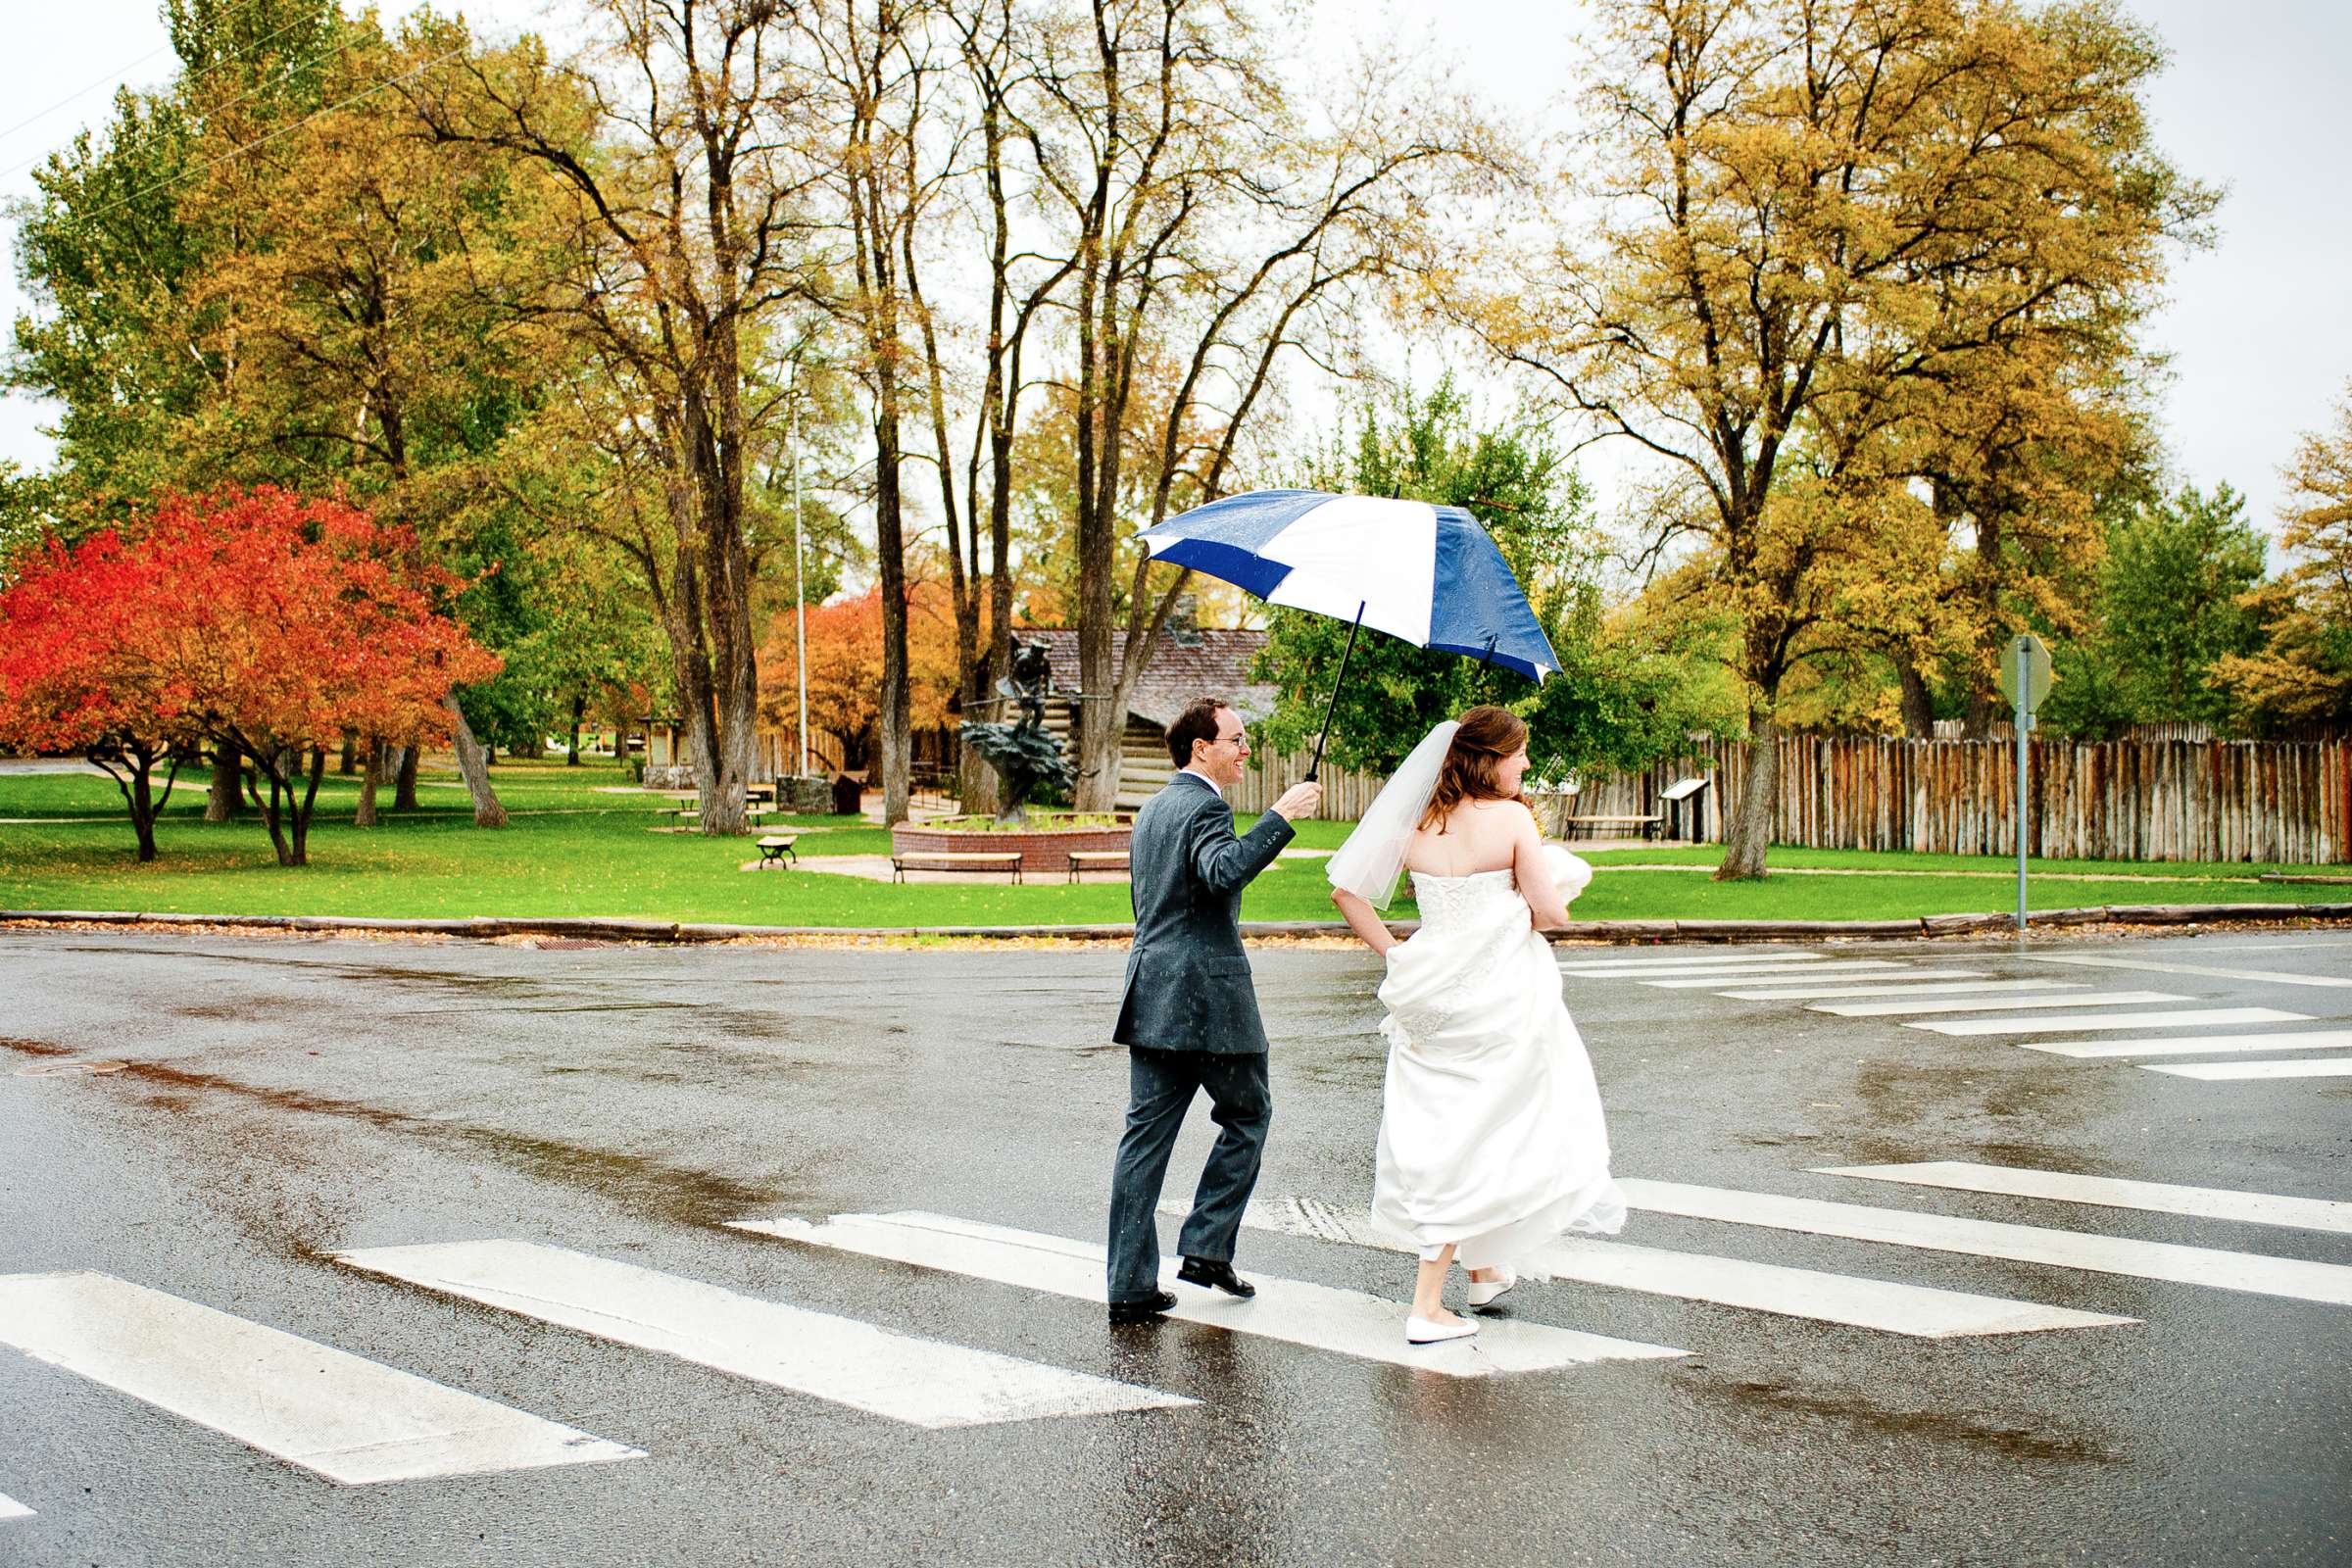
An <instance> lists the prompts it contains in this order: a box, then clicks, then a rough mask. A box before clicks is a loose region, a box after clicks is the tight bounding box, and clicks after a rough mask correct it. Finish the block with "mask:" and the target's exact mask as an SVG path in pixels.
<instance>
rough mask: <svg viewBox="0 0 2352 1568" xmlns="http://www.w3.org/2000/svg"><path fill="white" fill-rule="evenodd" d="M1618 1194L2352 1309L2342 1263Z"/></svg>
mask: <svg viewBox="0 0 2352 1568" xmlns="http://www.w3.org/2000/svg"><path fill="white" fill-rule="evenodd" d="M1617 1185H1618V1186H1619V1187H1620V1188H1622V1189H1623V1190H1624V1192H1625V1196H1626V1201H1627V1202H1628V1203H1630V1204H1632V1205H1633V1206H1634V1207H1636V1208H1640V1209H1646V1210H1648V1211H1650V1212H1652V1213H1658V1214H1681V1215H1684V1216H1686V1217H1688V1218H1691V1219H1708V1220H1722V1221H1725V1222H1728V1223H1730V1224H1735V1225H1765V1226H1770V1227H1772V1228H1773V1229H1776V1230H1787V1231H1803V1232H1808V1233H1810V1234H1812V1235H1816V1236H1841V1237H1845V1238H1847V1239H1849V1240H1853V1241H1862V1242H1883V1243H1886V1244H1887V1245H1889V1246H1894V1247H1917V1248H1921V1249H1924V1250H1930V1251H1938V1252H1966V1253H1973V1254H1974V1255H1976V1256H1979V1257H1999V1258H2007V1259H2010V1260H2011V1261H2013V1262H2020V1263H2047V1264H2051V1265H2053V1266H2055V1267H2059V1268H2078V1269H2086V1270H2089V1271H2090V1272H2093V1273H2099V1274H2123V1275H2129V1276H2131V1277H2133V1278H2136V1279H2147V1280H2167V1281H2172V1282H2175V1283H2178V1284H2183V1285H2202V1286H2210V1287H2213V1288H2214V1289H2217V1290H2226V1291H2244V1292H2248V1293H2250V1294H2253V1295H2257V1296H2282V1297H2290V1298H2293V1299H2298V1300H2305V1301H2322V1302H2326V1303H2327V1304H2329V1305H2332V1306H2352V1267H2347V1266H2345V1265H2343V1264H2340V1263H2317V1262H2311V1261H2307V1260H2305V1259H2302V1258H2291V1257H2272V1256H2268V1255H2266V1254H2263V1253H2259V1252H2231V1251H2223V1250H2216V1249H2212V1248H2204V1247H2182V1246H2179V1245H2177V1244H2175V1243H2171V1242H2142V1241H2134V1240H2131V1239H2130V1238H2127V1237H2121V1236H2095V1235H2088V1234H2085V1233H2082V1232H2079V1231H2061V1230H2049V1229H2045V1228H2043V1227H2040V1226H2035V1225H2011V1224H2007V1223H2003V1222H1999V1221H1994V1220H1980V1219H1958V1218H1954V1217H1952V1216H1950V1215H1945V1214H1923V1213H1917V1212H1914V1211H1912V1210H1909V1209H1897V1208H1873V1207H1870V1206H1868V1205H1867V1204H1862V1203H1834V1202H1828V1201H1823V1200H1820V1199H1814V1198H1784V1197H1781V1196H1779V1195H1777V1194H1773V1193H1747V1192H1738V1191H1734V1190H1732V1189H1729V1188H1720V1187H1694V1186H1691V1185H1689V1184H1687V1183H1683V1182H1658V1181H1641V1180H1636V1179H1627V1180H1623V1181H1620V1182H1619V1183H1618V1184H1617Z"/></svg>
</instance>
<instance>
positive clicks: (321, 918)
mask: <svg viewBox="0 0 2352 1568" xmlns="http://www.w3.org/2000/svg"><path fill="white" fill-rule="evenodd" d="M2027 919H2028V921H2029V923H2030V924H2032V925H2036V926H2045V925H2046V926H2072V925H2154V926H2166V925H2170V926H2180V925H2198V924H2208V923H2212V922H2216V921H2231V920H2237V921H2288V920H2327V921H2333V920H2343V921H2352V904H2122V905H2092V906H2088V907H2082V908H2075V909H2035V910H2034V911H2032V912H2031V913H2030V914H2029V915H2028V916H2027ZM69 924H73V925H121V926H136V925H151V926H158V927H176V926H191V925H203V926H242V927H247V928H251V929H255V930H263V931H321V932H338V931H378V932H383V933H385V934H386V935H392V936H399V935H403V934H406V935H415V936H452V937H472V938H475V939H476V940H488V939H490V938H493V937H515V936H545V937H568V938H572V939H574V940H578V941H587V942H664V943H685V942H733V941H738V940H741V939H744V938H761V937H839V938H886V939H889V938H895V939H899V940H907V939H909V938H918V937H959V938H978V939H988V940H998V941H1015V940H1030V941H1034V940H1039V939H1044V940H1049V941H1090V942H1104V941H1116V942H1124V941H1127V940H1129V939H1130V938H1132V937H1133V936H1134V935H1135V928H1134V927H1133V926H1132V925H1124V924H1121V925H1013V926H1007V925H938V926H829V925H826V926H811V925H696V924H685V923H680V922H676V921H668V920H615V919H586V918H577V917H571V916H561V915H551V916H547V917H543V918H535V919H534V918H515V919H497V918H472V919H464V920H402V919H385V918H376V917H370V916H364V915H362V916H355V915H332V914H161V913H151V912H146V911H130V910H123V909H0V926H9V925H69ZM2016 924H2017V917H2016V916H2015V915H2014V914H1929V915H1920V916H1918V917H1916V918H1913V919H1908V920H1577V921H1572V922H1570V923H1569V924H1568V925H1566V926H1563V927H1561V928H1560V929H1559V930H1557V931H1552V932H1548V933H1546V935H1548V936H1549V937H1550V938H1551V940H1552V941H1554V942H1642V943H1669V942H1769V941H1786V940H1797V941H1804V940H1811V939H1815V938H1821V937H1845V938H1852V939H1859V940H1864V941H1904V940H1917V939H1919V938H1923V937H1950V936H1979V935H1985V934H1988V933H1992V932H1998V931H2009V930H2014V929H2015V928H2016ZM1418 927H1419V922H1418V921H1414V920H1397V921H1392V922H1390V928H1391V929H1392V930H1395V931H1397V932H1410V931H1413V930H1416V929H1418ZM1347 934H1348V927H1347V925H1346V924H1345V923H1343V922H1341V921H1338V920H1246V921H1244V922H1243V923H1242V935H1243V936H1245V937H1325V936H1345V935H1347Z"/></svg>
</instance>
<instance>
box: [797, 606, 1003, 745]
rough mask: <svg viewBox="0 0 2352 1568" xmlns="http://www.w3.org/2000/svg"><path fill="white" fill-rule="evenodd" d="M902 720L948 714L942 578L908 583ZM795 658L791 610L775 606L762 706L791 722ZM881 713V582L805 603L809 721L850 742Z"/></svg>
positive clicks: (949, 619)
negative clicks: (824, 600)
mask: <svg viewBox="0 0 2352 1568" xmlns="http://www.w3.org/2000/svg"><path fill="white" fill-rule="evenodd" d="M799 680H800V659H799V645H798V639H797V638H796V636H795V628H794V625H793V616H792V612H791V611H789V610H786V611H782V612H779V613H777V615H776V617H775V619H774V620H773V621H772V622H771V623H770V624H769V627H768V635H767V641H766V643H765V644H764V645H763V646H762V647H761V648H760V716H761V718H763V719H764V720H765V721H766V722H767V723H769V724H772V725H775V726H777V727H779V728H782V729H790V728H791V727H792V726H793V724H794V722H795V721H796V719H797V717H798V714H799V702H800V698H799V684H798V683H799ZM957 685H958V680H957V672H956V619H955V609H954V605H953V603H952V601H951V600H950V599H949V597H948V590H947V587H946V585H945V584H942V583H933V582H918V583H914V584H912V585H910V586H909V587H908V589H907V724H908V726H909V727H910V728H913V729H929V728H934V727H936V726H939V725H942V724H945V723H947V722H948V700H949V698H951V697H953V696H954V695H955V693H956V687H957ZM881 714H882V590H881V589H879V588H869V589H867V590H866V591H865V592H864V593H862V594H860V595H858V597H857V598H855V599H840V600H836V601H834V602H833V603H831V604H829V605H810V606H809V724H810V725H812V726H813V727H815V728H817V729H826V730H831V731H832V732H833V733H834V734H836V735H839V736H841V737H842V738H843V739H844V740H847V741H850V742H852V743H853V744H855V743H857V742H858V740H859V738H860V737H862V736H864V735H865V733H866V731H867V730H868V729H870V728H871V727H872V726H873V725H874V724H875V723H876V722H877V721H878V720H879V719H880V717H881Z"/></svg>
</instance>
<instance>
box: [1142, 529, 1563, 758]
mask: <svg viewBox="0 0 2352 1568" xmlns="http://www.w3.org/2000/svg"><path fill="white" fill-rule="evenodd" d="M1141 537H1142V539H1143V542H1144V545H1145V548H1147V549H1148V550H1150V551H1151V552H1152V558H1153V559H1154V560H1157V561H1165V562H1168V563H1169V564H1173V565H1179V566H1190V567H1192V568H1193V569H1194V570H1195V571H1202V572H1206V573H1207V574H1208V575H1210V576H1211V577H1217V578H1222V579H1223V580H1224V581H1226V582H1229V583H1232V584H1234V585H1235V586H1236V587H1239V588H1241V589H1243V590H1245V591H1246V592H1248V593H1250V594H1254V595H1255V596H1256V597H1258V598H1260V599H1263V600H1264V601H1266V603H1268V604H1270V605H1284V606H1288V607H1289V608H1291V609H1293V610H1304V611H1309V612H1311V613H1315V614H1318V615H1329V616H1331V617H1333V618H1334V619H1337V620H1345V621H1349V622H1351V623H1352V626H1353V627H1354V628H1360V627H1364V626H1370V627H1371V628H1372V629H1373V630H1375V631H1385V632H1387V633H1388V634H1389V635H1390V636H1392V637H1400V638H1402V639H1403V640H1404V641H1406V642H1408V643H1411V644H1412V645H1413V646H1414V647H1416V648H1435V649H1439V650H1441V651H1443V652H1446V653H1450V654H1461V655H1464V656H1466V657H1468V658H1472V659H1479V660H1484V661H1487V662H1491V663H1496V664H1501V665H1503V666H1505V667H1506V668H1509V669H1515V670H1517V671H1518V672H1519V673H1520V674H1522V675H1525V676H1527V677H1528V678H1529V679H1530V680H1534V681H1538V682H1541V681H1542V680H1543V679H1544V676H1546V675H1549V674H1550V673H1552V672H1553V671H1554V670H1556V669H1558V668H1559V667H1560V661H1559V656H1558V655H1556V654H1554V653H1553V652H1552V650H1551V641H1550V639H1549V638H1547V637H1545V636H1544V627H1543V625H1542V623H1541V622H1539V621H1538V620H1537V619H1536V612H1535V609H1534V607H1533V606H1531V605H1529V604H1528V602H1527V595H1526V593H1525V592H1524V591H1522V590H1521V588H1520V586H1519V582H1518V579H1517V578H1515V577H1513V576H1512V575H1511V568H1510V567H1509V566H1508V565H1507V564H1504V562H1503V559H1502V552H1501V551H1499V550H1497V549H1495V541H1494V540H1493V539H1491V538H1489V537H1488V535H1487V530H1486V529H1484V528H1482V527H1480V526H1479V525H1478V519H1477V518H1476V517H1473V516H1471V515H1470V514H1469V513H1468V512H1466V511H1464V510H1463V509H1462V508H1460V507H1442V506H1437V505H1434V504H1432V503H1430V502H1427V501H1397V500H1390V499H1388V498H1385V497H1381V496H1340V495H1332V494H1329V493H1328V492H1325V491H1321V490H1251V491H1249V492H1248V493H1246V494H1243V495H1238V496H1227V497H1225V498H1224V499H1223V500H1221V501H1212V502H1210V503H1209V504H1208V505H1206V506H1204V507H1196V508H1194V509H1193V510H1192V511H1190V512H1187V513H1185V514H1183V515H1181V516H1175V517H1170V518H1169V519H1168V520H1167V521H1165V522H1163V523H1161V524H1159V525H1158V526H1157V527H1155V528H1151V529H1148V530H1146V531H1145V532H1144V533H1143V535H1142V536H1141ZM1354 650H1355V630H1354V629H1350V631H1349V632H1348V656H1352V654H1353V653H1354ZM1348 656H1343V658H1342V659H1341V661H1340V678H1341V680H1343V681H1345V680H1346V679H1347V676H1348ZM1338 699H1339V692H1338V690H1337V689H1336V688H1335V689H1334V690H1333V693H1332V700H1333V702H1334V704H1335V705H1336V703H1337V702H1338ZM1323 727H1324V730H1325V732H1326V733H1327V734H1328V733H1329V731H1330V728H1331V715H1330V712H1329V711H1326V712H1325V713H1324V717H1323ZM1322 756H1323V743H1322V741H1321V740H1317V741H1316V743H1315V759H1316V761H1317V763H1318V764H1319V763H1320V762H1321V760H1322ZM1307 776H1308V777H1309V778H1312V777H1313V776H1314V771H1313V770H1312V769H1310V770H1309V772H1308V774H1307Z"/></svg>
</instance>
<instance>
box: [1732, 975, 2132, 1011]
mask: <svg viewBox="0 0 2352 1568" xmlns="http://www.w3.org/2000/svg"><path fill="white" fill-rule="evenodd" d="M1920 972H1921V973H1922V974H1934V973H1936V971H1935V970H1933V969H1923V970H1921V971H1920ZM1909 979H1910V977H1909V976H1904V977H1903V978H1902V979H1900V980H1887V981H1885V982H1882V983H1879V984H1876V985H1871V984H1860V985H1834V986H1799V987H1797V988H1796V989H1795V990H1793V991H1721V992H1717V993H1716V995H1718V996H1723V997H1729V998H1731V999H1732V1000H1733V1001H1735V1002H1814V1001H1820V1000H1822V999H1824V998H1830V997H1853V998H1866V997H1887V998H1901V997H1948V996H1972V997H1983V996H1993V997H1997V996H2000V995H2002V994H2003V993H2005V992H2012V991H2034V992H2039V993H2041V994H2043V995H2045V996H2046V995H2048V994H2049V993H2051V992H2053V991H2060V992H2063V991H2073V990H2086V989H2088V988H2087V987H2078V986H2070V985H2069V984H2068V983H2067V982H2066V981H2064V980H1958V981H1948V982H1945V983H1943V984H1940V985H1912V984H1910V983H1909ZM2065 1000H2066V999H2065V998H2064V997H2053V998H2051V1002H2052V1005H2056V1004H2057V1003H2061V1002H2064V1001H2065Z"/></svg>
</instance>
